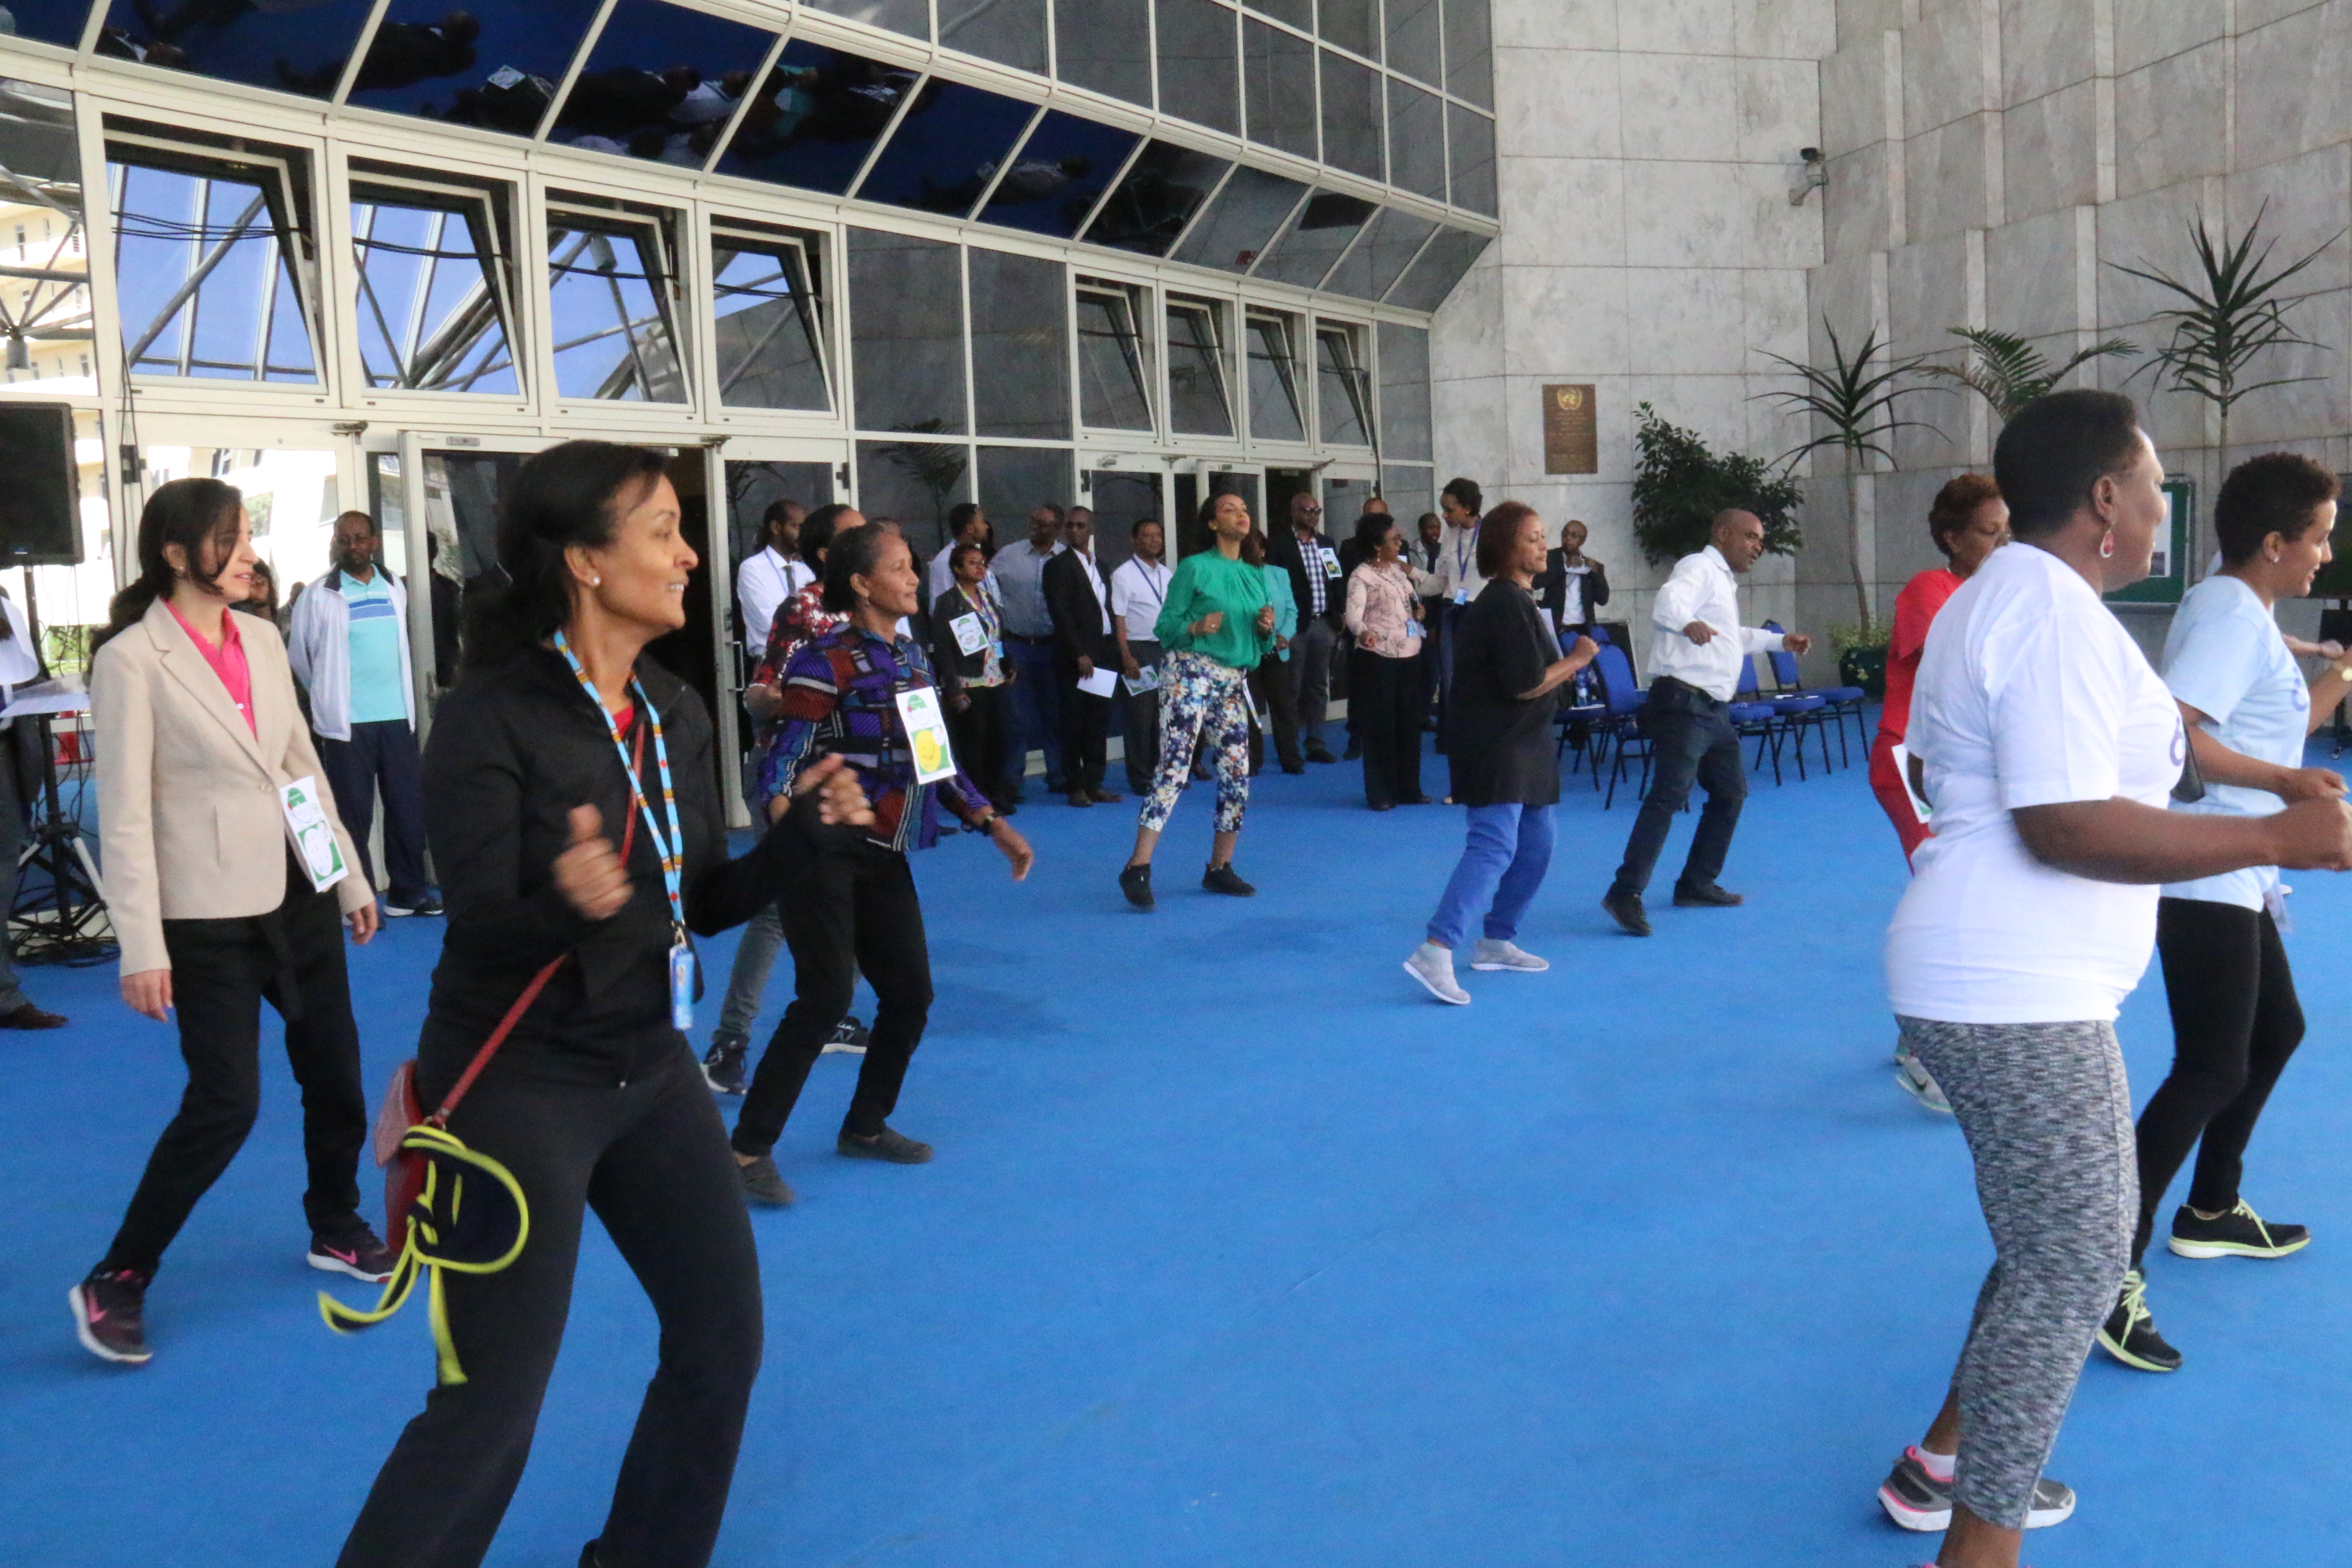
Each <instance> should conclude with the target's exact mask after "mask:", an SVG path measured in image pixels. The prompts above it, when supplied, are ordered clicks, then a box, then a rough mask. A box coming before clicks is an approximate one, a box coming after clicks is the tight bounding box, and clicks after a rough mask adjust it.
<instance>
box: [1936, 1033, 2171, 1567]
mask: <svg viewBox="0 0 2352 1568" xmlns="http://www.w3.org/2000/svg"><path fill="white" fill-rule="evenodd" d="M1896 1022H1897V1023H1899V1024H1900V1025H1902V1026H1903V1038H1904V1041H1905V1043H1906V1044H1907V1045H1909V1046H1910V1047H1911V1052H1912V1054H1913V1055H1914V1056H1916V1057H1917V1058H1919V1060H1920V1061H1921V1062H1922V1063H1924V1064H1925V1065H1926V1067H1927V1070H1928V1071H1929V1072H1930V1073H1933V1074H1934V1075H1935V1079H1936V1081H1937V1084H1939V1085H1941V1086H1942V1088H1943V1090H1944V1093H1945V1094H1946V1095H1947V1096H1948V1097H1949V1098H1950V1100H1951V1102H1952V1112H1953V1114H1954V1116H1956V1117H1957V1118H1958V1121H1959V1123H1960V1131H1961V1132H1962V1133H1963V1134H1965V1135H1966V1136H1967V1138H1968V1141H1969V1153H1970V1154H1972V1155H1974V1156H1975V1158H1976V1166H1977V1199H1978V1201H1979V1203H1981V1204H1982V1205H1984V1215H1985V1226H1986V1227H1987V1228H1988V1229H1990V1231H1991V1232H1992V1244H1993V1265H1992V1269H1991V1272H1990V1273H1989V1274H1987V1275H1986V1276H1985V1282H1984V1289H1982V1290H1981V1291H1979V1293H1978V1295H1977V1308H1976V1318H1975V1321H1973V1322H1971V1323H1970V1324H1969V1342H1968V1345H1967V1347H1966V1348H1965V1349H1963V1350H1962V1351H1961V1352H1960V1364H1959V1367H1958V1370H1957V1371H1955V1372H1954V1373H1953V1374H1952V1387H1953V1390H1954V1391H1955V1392H1956V1393H1957V1394H1958V1395H1959V1401H1960V1457H1959V1470H1958V1479H1957V1480H1956V1481H1955V1483H1954V1489H1953V1495H1954V1496H1955V1497H1956V1498H1957V1499H1958V1500H1959V1501H1961V1502H1963V1503H1966V1504H1967V1505H1968V1508H1969V1512H1971V1513H1973V1514H1975V1515H1976V1516H1977V1517H1978V1518H1979V1519H1981V1520H1983V1521H1986V1522H1987V1523H1989V1524H1997V1525H2000V1526H2001V1527H2003V1528H2004V1529H2009V1530H2020V1529H2022V1528H2024V1525H2025V1511H2026V1505H2027V1504H2028V1502H2030V1501H2031V1500H2032V1496H2033V1485H2034V1482H2036V1481H2037V1480H2039V1479H2041V1476H2042V1466H2043V1465H2044V1464H2045V1463H2047V1462H2048V1460H2049V1458H2050V1448H2051V1446H2052V1445H2053V1443H2055V1442H2056V1441H2057V1440H2058V1424H2059V1423H2060V1422H2061V1421H2063V1420H2064V1419H2065V1416H2066V1406H2067V1405H2068V1403H2069V1402H2070V1401H2072V1400H2073V1398H2074V1384H2075V1382H2076V1380H2077V1379H2079V1378H2080V1377H2081V1376H2082V1373H2083V1360H2084V1357H2085V1356H2087V1355H2089V1354H2090V1352H2091V1342H2092V1340H2093V1338H2094V1336H2095V1335H2096V1334H2097V1332H2098V1329H2099V1324H2100V1323H2101V1322H2102V1321H2104V1320H2105V1318H2106V1315H2107V1313H2108V1312H2109V1311H2110V1310H2113V1308H2114V1307H2115V1304H2116V1292H2117V1291H2118V1290H2119V1289H2121V1287H2122V1285H2123V1277H2124V1269H2125V1267H2126V1263H2127V1262H2128V1260H2129V1258H2130V1256H2131V1239H2132V1226H2133V1223H2134V1221H2135V1220H2137V1217H2138V1211H2139V1178H2138V1173H2137V1164H2136V1163H2135V1160H2136V1156H2135V1153H2134V1148H2133V1143H2132V1122H2131V1091H2130V1089H2129V1087H2128V1086H2127V1085H2126V1082H2125V1080H2124V1063H2123V1053H2122V1052H2121V1051H2120V1050H2119V1049H2118V1048H2117V1047H2116V1031H2115V1026H2113V1025H2111V1024H2093V1023H2069V1024H1938V1023H1931V1022H1928V1021H1927V1020H1926V1019H1921V1018H1898V1019H1896Z"/></svg>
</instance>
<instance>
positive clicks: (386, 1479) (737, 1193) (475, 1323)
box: [336, 1039, 761, 1568]
mask: <svg viewBox="0 0 2352 1568" xmlns="http://www.w3.org/2000/svg"><path fill="white" fill-rule="evenodd" d="M419 1087H420V1088H422V1089H426V1090H428V1091H429V1092H426V1093H425V1096H424V1098H425V1100H426V1102H427V1103H432V1102H434V1101H436V1100H437V1099H438V1098H439V1095H440V1093H441V1091H442V1090H443V1089H446V1085H440V1084H431V1085H420V1086H419ZM449 1130H450V1131H452V1132H454V1133H456V1134H457V1136H458V1137H460V1138H462V1139H464V1140H465V1141H466V1143H467V1146H468V1147H470V1148H474V1149H478V1150H479V1151H481V1152H484V1153H486V1154H488V1155H490V1156H491V1157H492V1158H493V1159H496V1160H498V1161H499V1163H502V1164H504V1165H505V1166H506V1168H507V1169H508V1170H509V1171H511V1172H513V1173H514V1176H515V1179H516V1180H517V1181H518V1182H520V1183H521V1184H522V1190H523V1195H524V1198H525V1200H526V1201H527V1202H528V1203H529V1204H530V1240H529V1241H528V1243H527V1244H526V1245H525V1246H524V1247H523V1249H522V1256H521V1257H520V1258H516V1259H515V1261H514V1262H513V1263H512V1264H511V1265H509V1267H508V1268H506V1269H504V1270H503V1271H501V1272H499V1273H497V1274H460V1273H457V1272H454V1271H451V1272H448V1273H446V1275H445V1277H444V1280H443V1289H445V1290H446V1291H447V1294H448V1310H449V1334H450V1339H451V1342H452V1343H453V1345H454V1346H455V1348H456V1350H457V1361H458V1364H459V1365H460V1366H461V1367H463V1368H464V1370H465V1373H466V1381H465V1382H464V1383H459V1384H444V1385H442V1386H440V1387H436V1388H435V1389H434V1390H433V1391H432V1392H431V1393H430V1394H426V1395H425V1410H424V1413H423V1414H421V1415H418V1416H417V1417H416V1418H415V1420H413V1421H411V1422H409V1424H408V1426H406V1427H405V1428H404V1430H403V1431H402V1432H401V1435H400V1441H399V1443H398V1444H397V1445H395V1446H394V1448H393V1450H392V1456H391V1458H387V1459H386V1460H385V1461H384V1463H383V1469H382V1470H380V1471H378V1472H377V1474H376V1478H375V1485H374V1487H373V1489H370V1491H369V1492H368V1500H367V1505H366V1506H365V1507H364V1508H362V1510H360V1517H359V1520H358V1521H357V1522H356V1523H354V1524H353V1525H352V1533H351V1536H350V1539H348V1540H347V1541H345V1542H343V1551H342V1555H341V1557H339V1558H338V1559H337V1560H336V1561H337V1563H338V1564H339V1568H473V1565H474V1564H476V1563H480V1562H481V1560H482V1557H483V1555H484V1553H486V1552H488V1550H489V1547H490V1541H491V1538H492V1537H494V1536H495V1535H497V1534H498V1530H499V1521H500V1520H501V1519H502V1518H504V1517H505V1514H506V1510H507V1503H508V1501H509V1500H510V1499H512V1497H513V1496H514V1489H515V1485H516V1483H517V1482H519V1481H520V1480H521V1479H522V1470H523V1463H524V1461H525V1460H526V1459H528V1458H530V1443H531V1436H532V1434H533V1432H534V1431H535V1430H536V1429H537V1427H538V1425H539V1407H540V1402H541V1398H542V1397H543V1396H544V1395H545V1394H546V1392H547V1378H548V1374H549V1373H551V1371H553V1370H554V1366H555V1356H556V1352H557V1351H558V1350H560V1349H561V1348H562V1344H563V1322H564V1319H565V1317H566V1315H567V1314H568V1313H569V1312H570V1310H571V1307H572V1273H573V1270H574V1268H575V1266H576V1265H577V1264H578V1261H579V1257H580V1235H581V1229H582V1221H583V1212H584V1211H585V1210H587V1209H591V1208H593V1209H594V1210H595V1211H596V1217H597V1218H598V1219H600V1220H602V1221H604V1231H605V1234H606V1235H608V1236H610V1237H612V1238H613V1245H614V1247H617V1248H619V1250H620V1254H621V1257H622V1258H624V1259H625V1260H626V1262H627V1263H628V1265H629V1268H630V1269H631V1271H632V1272H634V1273H635V1275H636V1277H637V1283H638V1284H640V1285H642V1286H644V1287H645V1291H646V1296H647V1297H648V1298H650V1299H651V1300H652V1301H653V1305H654V1311H655V1314H656V1316H657V1317H658V1318H659V1319H660V1321H661V1360H660V1363H659V1365H658V1366H657V1367H656V1369H655V1372H654V1376H653V1381H652V1382H651V1383H650V1384H647V1385H646V1397H645V1402H644V1404H643V1405H640V1406H639V1408H638V1411H637V1425H636V1430H635V1432H634V1433H632V1434H631V1436H630V1438H629V1447H628V1452H627V1453H626V1454H625V1455H624V1456H623V1457H622V1459H621V1474H620V1479H619V1480H618V1481H617V1482H616V1483H615V1484H614V1488H613V1507H612V1511H611V1512H610V1514H608V1515H607V1516H606V1518H605V1521H604V1531H603V1533H602V1534H601V1535H600V1536H599V1537H598V1539H597V1546H596V1561H597V1562H598V1563H600V1564H603V1565H604V1568H701V1565H702V1564H704V1563H708V1562H709V1560H710V1552H711V1547H712V1546H713V1544H714V1543H715V1542H717V1541H718V1539H719V1519H720V1516H721V1515H723V1514H724V1513H725V1512H726V1510H727V1491H728V1488H729V1487H730V1485H731V1484H732V1482H733V1480H734V1476H735V1452H736V1449H737V1447H739V1446H740V1444H741V1442H742V1437H743V1415H744V1411H745V1409H746V1407H747V1406H748V1405H750V1403H751V1382H752V1379H753V1378H754V1377H756V1376H757V1375H758V1373H759V1370H760V1353H761V1340H760V1336H761V1305H760V1268H759V1258H758V1257H757V1255H756V1253H755V1252H754V1250H753V1248H752V1245H751V1220H750V1217H749V1215H747V1214H746V1213H745V1211H744V1207H743V1194H742V1187H741V1180H740V1177H738V1176H737V1175H736V1173H735V1159H734V1156H733V1155H731V1154H730V1153H729V1152H727V1131H726V1128H725V1127H724V1126H723V1125H722V1124H721V1123H720V1121H719V1111H718V1110H717V1108H716V1107H715V1106H714V1105H713V1104H712V1103H711V1100H710V1091H709V1089H708V1088H707V1087H706V1086H705V1085H704V1083H703V1081H702V1073H701V1070H700V1069H699V1068H698V1067H697V1066H696V1064H695V1060H694V1057H693V1054H692V1053H691V1052H690V1051H689V1050H688V1048H687V1046H686V1042H685V1041H684V1040H683V1039H680V1040H679V1042H678V1046H677V1050H675V1051H673V1052H671V1053H669V1054H668V1055H667V1057H665V1058H663V1060H662V1064H661V1066H660V1067H658V1068H656V1069H655V1070H654V1071H652V1072H650V1073H647V1074H646V1075H645V1076H643V1077H641V1078H637V1079H632V1080H631V1081H629V1082H627V1083H625V1084H619V1085H614V1084H582V1083H568V1082H559V1081H555V1080H552V1079H542V1078H538V1077H535V1076H532V1075H530V1073H529V1072H528V1070H527V1069H526V1070H517V1071H507V1070H501V1069H500V1068H492V1069H491V1070H490V1071H489V1072H488V1073H485V1074H484V1075H483V1076H482V1078H481V1079H480V1081H479V1082H478V1083H476V1084H475V1086H474V1089H473V1092H472V1093H471V1094H469V1095H467V1098H466V1100H465V1102H464V1103H463V1104H461V1105H460V1106H459V1107H458V1108H457V1115H456V1116H455V1117H453V1118H451V1120H450V1123H449ZM421 1306H422V1303H421V1302H420V1303H418V1307H419V1308H421ZM564 1561H565V1562H567V1563H568V1562H570V1561H571V1559H570V1558H569V1557H566V1558H565V1559H564Z"/></svg>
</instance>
